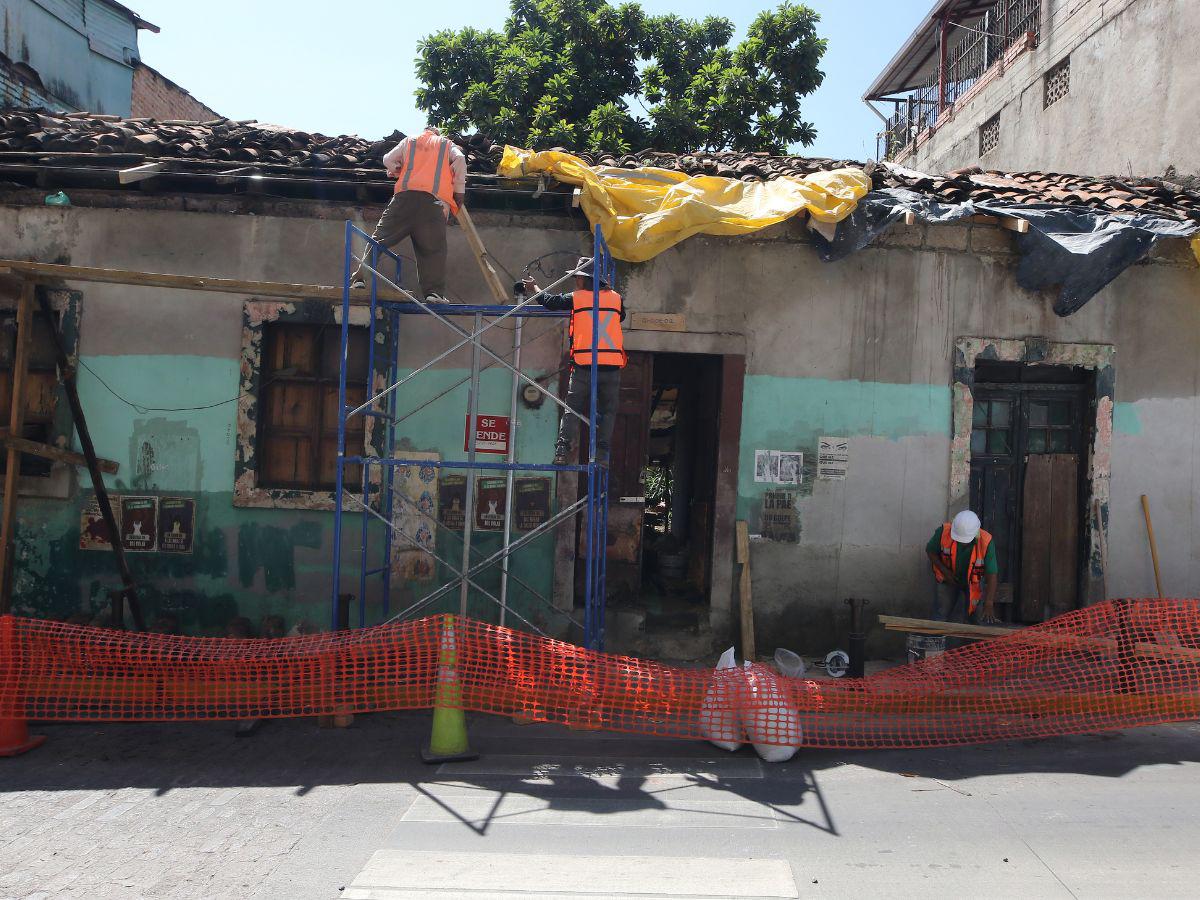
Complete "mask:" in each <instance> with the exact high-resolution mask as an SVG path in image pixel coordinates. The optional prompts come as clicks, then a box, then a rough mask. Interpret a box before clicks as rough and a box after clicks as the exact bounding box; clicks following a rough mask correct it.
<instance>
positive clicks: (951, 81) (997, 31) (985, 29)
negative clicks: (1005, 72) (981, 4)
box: [876, 0, 1042, 159]
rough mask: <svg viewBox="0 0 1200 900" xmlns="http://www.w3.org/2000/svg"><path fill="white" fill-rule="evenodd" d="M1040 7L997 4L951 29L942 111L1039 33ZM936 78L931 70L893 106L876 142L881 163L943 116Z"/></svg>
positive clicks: (1005, 0) (1015, 0) (1003, 0)
mask: <svg viewBox="0 0 1200 900" xmlns="http://www.w3.org/2000/svg"><path fill="white" fill-rule="evenodd" d="M1041 7H1042V3H1041V0H997V2H996V4H995V5H994V6H992V7H991V8H990V9H989V10H987V12H986V13H984V15H983V17H982V18H980V19H979V20H978V21H976V22H975V23H973V24H971V25H969V26H965V27H962V28H951V29H950V30H951V32H952V34H951V35H948V41H947V46H946V63H945V87H946V99H945V103H946V105H945V109H949V108H950V107H952V106H953V105H954V104H955V103H956V102H957V101H958V100H959V99H961V98H962V97H963V96H964V95H965V94H966V93H967V92H968V91H969V90H970V89H971V88H972V87H973V86H974V85H975V83H976V82H977V81H979V79H980V78H981V77H982V76H983V74H984V73H985V72H987V71H988V70H989V69H990V68H991V67H992V66H994V65H997V64H998V63H999V62H1000V59H1001V58H1002V57H1003V56H1004V54H1005V53H1007V52H1008V50H1009V49H1010V48H1011V47H1013V46H1014V45H1016V44H1019V43H1020V42H1021V41H1023V40H1025V35H1027V34H1029V33H1033V34H1034V35H1035V36H1037V35H1038V34H1039V33H1040V30H1041ZM939 76H940V73H939V68H938V66H936V65H935V66H934V67H933V69H932V70H931V71H930V72H929V73H928V74H927V75H926V76H925V78H924V79H923V80H922V82H921V83H920V84H919V85H918V86H917V87H916V88H914V89H913V90H912V91H910V92H909V93H908V96H906V97H903V98H897V99H896V100H894V101H893V102H894V111H893V114H892V115H891V116H889V117H888V119H887V124H886V125H885V126H884V129H883V130H882V131H881V132H880V133H879V135H878V136H877V139H876V154H877V156H878V157H879V158H880V159H894V158H895V157H896V156H897V155H899V154H900V153H901V152H903V151H904V150H905V149H906V148H907V147H909V146H910V145H911V144H913V143H914V142H915V141H916V140H917V138H919V137H920V136H921V135H922V134H923V133H924V132H926V131H928V130H929V129H931V128H932V127H933V126H934V125H935V124H936V123H937V120H938V117H939V116H940V115H941V113H942V112H943V111H944V109H943V107H942V105H941V99H940V98H941V92H940V85H941V81H942V79H941V78H940V77H939Z"/></svg>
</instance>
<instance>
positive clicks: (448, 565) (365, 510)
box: [345, 493, 574, 637]
mask: <svg viewBox="0 0 1200 900" xmlns="http://www.w3.org/2000/svg"><path fill="white" fill-rule="evenodd" d="M345 496H346V497H348V498H349V499H350V500H351V501H352V502H354V503H356V504H357V505H358V506H360V507H361V508H362V510H363V515H364V516H365V515H367V514H368V513H369V514H370V515H372V516H374V517H375V518H377V519H379V520H380V521H381V522H383V523H384V524H385V525H386V526H387V527H388V528H390V529H391V530H392V531H395V532H396V533H397V534H398V535H400V536H401V537H403V538H404V539H405V540H407V541H410V542H411V543H413V544H415V543H416V541H415V540H414V539H413V537H412V536H411V535H409V534H407V533H406V532H405V531H404V529H403V528H400V527H399V526H397V525H396V524H395V523H389V522H387V521H386V520H384V518H383V517H382V516H380V515H379V513H377V512H375V510H373V509H371V508H370V506H369V505H367V504H365V503H363V502H362V501H361V500H359V499H358V498H357V497H355V496H354V495H353V494H350V493H347V494H346V495H345ZM426 552H427V553H428V554H429V555H430V556H432V557H433V558H434V560H436V561H437V562H439V563H441V564H442V565H443V566H445V567H446V568H447V569H449V570H450V571H451V572H453V573H454V574H455V575H458V576H460V577H461V578H462V580H463V582H464V583H468V584H470V585H471V587H473V588H475V589H476V590H477V591H479V592H480V593H481V594H483V595H484V596H485V597H487V598H488V599H489V600H491V601H492V602H493V603H497V604H499V602H500V601H499V599H497V597H496V595H495V594H493V593H492V592H491V591H489V590H488V589H487V588H485V587H482V586H481V585H479V584H478V583H476V582H475V581H474V580H472V579H471V574H472V573H470V572H468V573H467V574H465V575H464V574H463V573H462V572H460V571H458V570H457V569H455V568H454V565H453V563H450V562H448V561H446V560H445V559H443V558H442V557H440V556H438V555H437V553H435V552H434V551H432V550H427V551H426ZM451 586H452V585H451ZM433 599H435V598H433V597H432V595H430V596H427V597H424V598H422V599H420V600H418V601H417V602H416V603H414V604H413V605H412V606H410V607H408V609H406V610H404V611H403V612H401V613H398V614H397V615H395V616H394V617H393V618H392V619H389V620H388V621H389V622H390V621H394V620H395V619H402V618H404V617H405V616H406V615H410V614H411V613H413V612H415V611H416V610H417V609H419V608H420V607H422V606H424V605H426V604H427V603H431V602H433ZM512 614H513V615H514V616H516V617H517V618H518V619H520V620H521V621H522V622H524V623H525V624H526V625H528V626H529V627H530V628H532V629H533V630H534V631H536V632H537V633H538V634H540V635H541V636H542V637H549V635H548V634H546V633H545V632H544V631H542V629H540V628H538V627H537V626H536V625H534V624H533V623H532V622H530V621H529V620H528V619H526V618H525V617H524V616H522V615H521V614H520V613H518V612H517V611H516V610H512ZM572 621H574V620H572Z"/></svg>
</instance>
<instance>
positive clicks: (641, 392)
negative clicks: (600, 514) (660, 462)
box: [606, 353, 654, 597]
mask: <svg viewBox="0 0 1200 900" xmlns="http://www.w3.org/2000/svg"><path fill="white" fill-rule="evenodd" d="M653 381H654V357H653V356H652V355H651V354H649V353H630V354H629V361H628V363H627V364H626V366H625V368H624V369H622V370H621V400H620V403H619V405H618V407H617V421H616V424H615V425H614V426H613V437H612V459H611V461H610V463H609V481H608V496H609V503H608V549H607V553H608V570H607V573H606V577H607V590H608V595H609V596H610V597H612V596H622V595H624V596H636V595H637V593H638V591H639V589H640V587H641V583H642V524H643V520H644V519H645V514H646V503H645V500H644V495H645V488H644V486H643V485H642V471H643V470H644V468H645V466H646V444H647V442H648V441H649V439H650V390H651V387H652V385H653ZM623 498H624V499H623Z"/></svg>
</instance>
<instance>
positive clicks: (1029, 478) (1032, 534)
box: [1020, 453, 1053, 622]
mask: <svg viewBox="0 0 1200 900" xmlns="http://www.w3.org/2000/svg"><path fill="white" fill-rule="evenodd" d="M1051 466H1052V464H1051V460H1050V457H1049V456H1047V455H1045V454H1036V453H1031V454H1030V455H1029V457H1028V460H1027V462H1026V463H1025V490H1024V504H1023V512H1022V516H1021V609H1020V613H1021V620H1022V621H1024V622H1040V621H1042V619H1043V618H1045V607H1046V604H1047V602H1048V600H1049V597H1050V558H1049V550H1050V527H1051V518H1050V510H1051V505H1050V503H1051V495H1050V489H1051V484H1052V483H1053V482H1052V467H1051Z"/></svg>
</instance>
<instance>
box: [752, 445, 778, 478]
mask: <svg viewBox="0 0 1200 900" xmlns="http://www.w3.org/2000/svg"><path fill="white" fill-rule="evenodd" d="M754 480H755V481H757V482H759V483H760V484H775V482H776V481H778V480H779V454H778V453H777V452H776V451H774V450H755V451H754Z"/></svg>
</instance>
